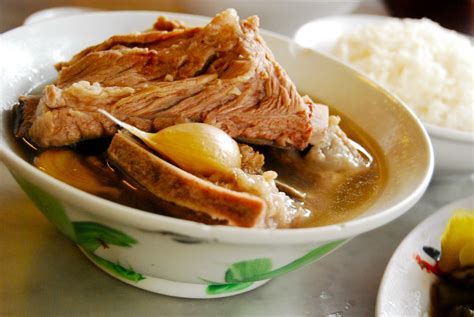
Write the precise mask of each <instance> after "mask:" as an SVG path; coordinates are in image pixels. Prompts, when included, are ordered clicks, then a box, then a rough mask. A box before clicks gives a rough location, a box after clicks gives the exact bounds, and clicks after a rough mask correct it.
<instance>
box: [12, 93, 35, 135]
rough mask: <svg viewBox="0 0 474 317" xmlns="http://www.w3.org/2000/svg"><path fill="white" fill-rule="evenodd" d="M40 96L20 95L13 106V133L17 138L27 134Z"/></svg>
mask: <svg viewBox="0 0 474 317" xmlns="http://www.w3.org/2000/svg"><path fill="white" fill-rule="evenodd" d="M40 98H41V96H37V95H30V96H21V97H20V98H19V100H18V104H17V105H16V107H15V123H14V133H15V136H16V137H17V138H22V137H25V136H27V134H28V130H29V129H30V127H31V124H32V123H33V121H34V120H35V113H36V107H37V106H38V103H39V101H40Z"/></svg>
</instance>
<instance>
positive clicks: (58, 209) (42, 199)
mask: <svg viewBox="0 0 474 317" xmlns="http://www.w3.org/2000/svg"><path fill="white" fill-rule="evenodd" d="M12 175H13V177H14V178H15V180H16V181H17V183H18V185H20V187H21V188H22V189H23V191H24V192H25V193H26V194H27V195H28V197H30V199H31V200H32V201H33V202H34V203H35V205H36V206H37V207H38V209H39V210H41V212H42V213H43V215H44V216H45V217H46V218H47V219H48V220H49V221H50V222H51V223H52V224H54V225H55V226H56V228H58V229H59V231H61V232H62V233H63V234H64V235H66V236H67V237H68V238H70V239H71V240H73V241H75V238H76V236H75V233H74V228H73V226H72V224H71V222H70V221H69V218H68V217H67V215H66V212H65V211H64V207H63V206H62V205H61V203H60V202H59V201H58V200H57V199H56V198H55V197H53V196H52V195H50V194H49V193H47V192H45V191H44V190H42V189H41V188H39V187H38V186H36V185H33V184H32V183H30V182H28V181H27V180H26V179H24V178H23V177H20V176H19V175H16V174H13V173H12Z"/></svg>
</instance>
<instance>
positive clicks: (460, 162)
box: [293, 14, 474, 177]
mask: <svg viewBox="0 0 474 317" xmlns="http://www.w3.org/2000/svg"><path fill="white" fill-rule="evenodd" d="M390 19H396V18H392V17H386V16H377V15H363V14H360V15H359V14H354V15H340V16H331V17H326V18H321V19H317V20H314V21H312V22H309V23H307V24H305V25H303V26H302V27H301V28H300V29H299V30H298V31H297V32H296V33H295V36H294V38H293V39H294V40H295V42H297V43H298V44H300V45H302V46H304V47H308V48H313V49H316V50H318V51H320V52H323V53H325V54H328V55H332V51H333V48H334V46H335V45H336V43H337V41H338V39H339V38H340V37H341V36H342V35H344V34H347V33H349V32H352V31H353V30H354V29H356V28H359V27H363V26H366V25H373V24H376V23H382V22H386V21H388V20H390ZM346 65H348V66H350V65H349V64H346ZM379 84H380V83H379ZM380 85H382V86H383V84H380ZM422 121H423V120H422ZM423 125H424V127H425V128H426V130H427V131H428V134H429V135H430V138H431V141H432V143H433V150H434V153H435V177H439V176H445V175H449V174H464V173H474V133H470V132H466V131H460V130H454V129H450V128H445V127H440V126H437V125H434V124H430V123H427V122H423Z"/></svg>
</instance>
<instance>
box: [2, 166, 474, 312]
mask: <svg viewBox="0 0 474 317" xmlns="http://www.w3.org/2000/svg"><path fill="white" fill-rule="evenodd" d="M473 194H474V178H472V177H470V176H468V175H466V176H462V177H453V178H448V179H444V180H439V181H436V182H435V183H432V184H431V185H430V186H429V188H428V190H427V191H426V193H425V195H424V196H423V198H422V199H421V200H420V201H419V202H418V203H417V204H416V205H415V206H414V207H413V208H412V209H411V210H409V211H408V212H407V213H406V214H405V215H403V216H401V217H400V218H398V219H396V220H395V221H393V222H391V223H390V224H388V225H385V226H383V227H381V228H379V229H376V230H373V231H371V232H368V233H366V234H363V235H360V236H358V237H356V238H355V239H353V240H351V241H350V242H349V243H347V244H346V245H345V246H343V247H342V248H340V249H338V250H336V251H335V252H334V253H332V254H331V255H329V256H328V257H326V258H323V259H321V260H320V261H319V262H317V263H313V264H310V265H307V266H306V267H303V268H302V269H299V270H297V271H295V272H292V273H289V274H287V275H285V276H282V277H279V278H276V279H274V280H272V281H270V282H269V283H267V284H266V285H264V286H262V287H260V288H258V289H256V290H254V291H252V292H249V293H245V294H242V295H239V296H235V297H229V298H223V299H211V300H192V299H179V298H173V297H168V296H163V295H158V294H153V293H149V292H147V291H144V290H140V289H137V288H134V287H131V286H128V285H126V284H124V283H122V282H120V281H118V280H116V279H114V278H112V277H110V276H109V275H107V274H105V273H103V272H102V271H100V270H99V269H98V268H96V267H95V266H94V265H93V264H92V263H91V262H89V260H87V259H86V258H85V257H84V256H83V255H82V254H81V253H80V252H79V250H78V249H77V248H76V247H75V246H74V245H73V244H72V243H71V242H69V241H68V240H67V239H66V238H64V237H63V236H62V235H61V234H60V233H59V232H58V231H57V230H56V229H55V228H54V227H53V226H52V225H51V224H49V223H48V222H47V221H46V219H45V218H44V217H43V216H42V215H41V214H40V212H39V211H38V210H37V209H36V207H35V206H34V205H33V203H32V202H31V201H30V200H29V199H28V198H27V197H26V195H25V194H24V193H23V192H22V191H21V190H20V188H19V187H18V186H17V185H16V183H15V182H14V180H13V178H12V177H11V175H10V174H9V172H8V170H7V169H6V168H5V166H4V165H2V164H0V272H1V273H0V316H115V317H117V316H207V317H208V316H228V317H231V316H331V317H342V316H372V315H373V314H374V309H375V301H376V297H377V290H378V287H379V284H380V280H381V278H382V275H383V272H384V269H385V266H386V265H387V262H388V260H389V259H390V256H391V255H392V253H393V251H394V250H395V248H396V247H397V245H398V244H399V243H400V241H401V240H402V239H403V237H404V236H405V235H406V234H407V233H408V232H409V231H410V230H411V229H413V228H414V227H415V226H416V225H417V224H418V223H419V222H420V221H422V220H423V219H424V218H426V217H427V216H428V215H430V214H432V213H433V212H435V211H436V210H437V209H439V208H440V207H441V206H443V205H445V204H447V203H449V202H451V201H454V200H457V199H460V198H464V197H466V196H469V195H473Z"/></svg>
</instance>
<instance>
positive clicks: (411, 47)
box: [334, 19, 474, 132]
mask: <svg viewBox="0 0 474 317" xmlns="http://www.w3.org/2000/svg"><path fill="white" fill-rule="evenodd" d="M334 54H335V55H336V56H337V57H339V58H341V59H342V60H344V61H346V62H349V63H350V64H352V65H353V66H354V67H355V68H357V69H359V70H360V71H362V72H363V73H365V74H367V75H369V76H370V77H372V78H373V79H375V80H377V81H379V82H381V83H382V84H384V85H385V86H386V87H387V88H388V89H390V90H391V91H392V92H394V93H395V94H397V95H398V96H399V97H400V98H401V99H403V100H404V101H405V102H406V103H407V104H408V105H409V106H410V107H411V108H412V109H413V110H414V111H415V112H416V113H417V114H418V116H420V118H421V119H423V120H424V121H426V122H429V123H433V124H436V125H439V126H444V127H449V128H453V129H458V130H465V131H470V132H474V79H473V73H474V66H473V63H474V46H473V45H472V43H471V42H470V41H469V39H468V38H467V37H465V36H462V35H460V34H458V33H456V32H454V31H450V30H447V29H444V28H442V27H441V26H439V25H438V24H437V23H435V22H433V21H431V20H428V19H421V20H412V19H403V20H400V19H393V20H390V21H387V22H385V23H382V24H377V25H369V26H365V27H362V28H360V29H356V30H354V31H352V32H351V33H349V34H347V35H345V36H343V37H341V38H340V39H339V41H338V43H337V44H336V46H335V48H334Z"/></svg>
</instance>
